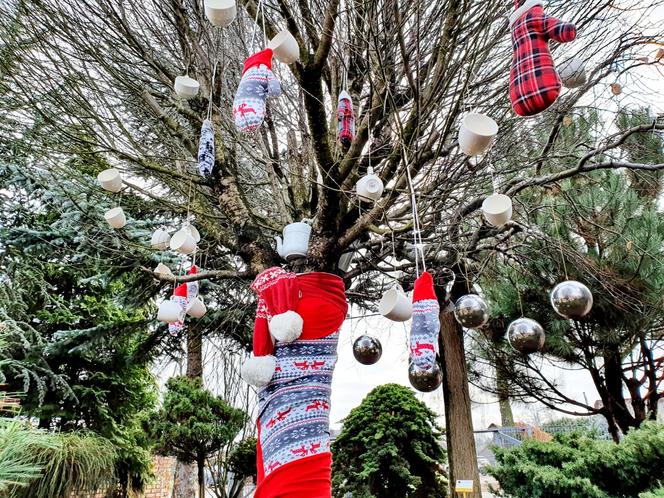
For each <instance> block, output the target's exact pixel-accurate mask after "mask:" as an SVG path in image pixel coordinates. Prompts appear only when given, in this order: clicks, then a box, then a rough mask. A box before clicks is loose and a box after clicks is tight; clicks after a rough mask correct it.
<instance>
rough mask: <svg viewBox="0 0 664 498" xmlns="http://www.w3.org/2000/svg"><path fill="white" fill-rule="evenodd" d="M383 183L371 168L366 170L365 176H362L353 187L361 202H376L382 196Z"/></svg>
mask: <svg viewBox="0 0 664 498" xmlns="http://www.w3.org/2000/svg"><path fill="white" fill-rule="evenodd" d="M383 188H384V187H383V182H382V180H381V179H380V178H379V177H378V175H376V174H375V173H374V170H373V168H372V167H371V166H369V167H368V168H367V174H366V175H364V176H363V177H362V178H360V180H359V181H358V182H357V184H356V185H355V191H356V192H357V195H358V197H359V198H360V199H362V200H363V201H369V202H376V201H378V200H380V198H381V196H382V195H383Z"/></svg>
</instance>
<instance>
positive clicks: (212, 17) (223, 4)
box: [203, 0, 237, 28]
mask: <svg viewBox="0 0 664 498" xmlns="http://www.w3.org/2000/svg"><path fill="white" fill-rule="evenodd" d="M203 3H204V5H205V16H206V17H207V18H208V20H209V21H210V22H211V23H212V24H213V25H215V26H221V27H222V28H223V27H225V26H228V25H229V24H230V23H232V22H233V20H234V19H235V16H236V15H237V6H236V4H235V0H205V1H204V2H203Z"/></svg>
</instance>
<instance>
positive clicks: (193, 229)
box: [185, 224, 201, 244]
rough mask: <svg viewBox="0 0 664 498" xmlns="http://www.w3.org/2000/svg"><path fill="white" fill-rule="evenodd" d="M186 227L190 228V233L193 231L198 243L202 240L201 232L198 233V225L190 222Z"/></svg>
mask: <svg viewBox="0 0 664 498" xmlns="http://www.w3.org/2000/svg"><path fill="white" fill-rule="evenodd" d="M185 228H186V229H187V230H189V233H191V236H192V237H193V238H194V241H195V242H196V243H197V244H198V243H199V242H200V241H201V234H200V233H198V230H197V229H196V227H195V226H194V225H192V224H188V225H186V226H185Z"/></svg>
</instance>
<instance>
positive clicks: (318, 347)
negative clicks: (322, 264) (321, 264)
mask: <svg viewBox="0 0 664 498" xmlns="http://www.w3.org/2000/svg"><path fill="white" fill-rule="evenodd" d="M252 289H253V290H254V291H255V292H256V293H257V294H258V306H257V310H256V322H255V326H254V357H253V358H251V359H250V360H249V363H250V364H249V365H247V364H245V366H244V367H243V369H242V374H243V377H244V378H245V380H250V379H251V380H258V377H253V376H254V375H256V374H259V375H260V376H262V377H263V379H267V380H266V381H265V383H264V384H263V388H261V389H260V390H259V395H258V419H257V421H256V424H257V425H258V451H257V466H258V483H257V488H256V493H255V495H254V496H255V498H273V497H276V496H302V497H304V496H311V497H317V496H328V497H329V496H331V486H330V469H331V463H332V459H331V454H330V435H329V431H330V426H329V416H330V386H331V381H332V374H333V372H334V366H335V363H336V360H337V344H338V340H339V328H340V327H341V325H342V324H343V321H344V319H345V317H346V312H347V310H348V305H347V304H346V299H345V289H344V284H343V280H342V279H341V278H339V277H337V276H335V275H331V274H328V273H305V274H300V275H296V274H294V273H290V272H286V271H284V270H282V269H281V268H270V269H269V270H266V271H265V272H263V273H261V274H260V275H259V276H258V277H257V278H256V280H255V281H254V283H253V284H252ZM294 309H297V315H298V316H299V317H300V324H301V326H302V327H301V333H302V335H301V336H299V337H297V338H295V340H292V342H284V341H282V340H281V339H279V338H278V337H277V340H276V342H273V340H272V338H271V337H270V334H272V335H273V336H274V335H276V334H275V330H274V329H273V327H272V325H273V322H274V321H275V318H276V317H277V316H278V315H279V314H281V315H286V314H288V313H290V314H296V313H295V312H294V311H293V310H294ZM268 321H269V325H268ZM255 360H258V363H255ZM252 362H254V365H251V363H252ZM256 366H258V367H259V368H261V369H262V370H261V371H256V370H252V368H254V367H256Z"/></svg>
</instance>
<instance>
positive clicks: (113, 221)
mask: <svg viewBox="0 0 664 498" xmlns="http://www.w3.org/2000/svg"><path fill="white" fill-rule="evenodd" d="M104 219H105V220H106V222H107V223H108V224H109V225H110V226H111V228H122V227H124V226H125V225H126V224H127V217H126V216H125V214H124V211H123V210H122V208H121V207H114V208H113V209H109V210H108V211H106V212H105V213H104Z"/></svg>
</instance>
